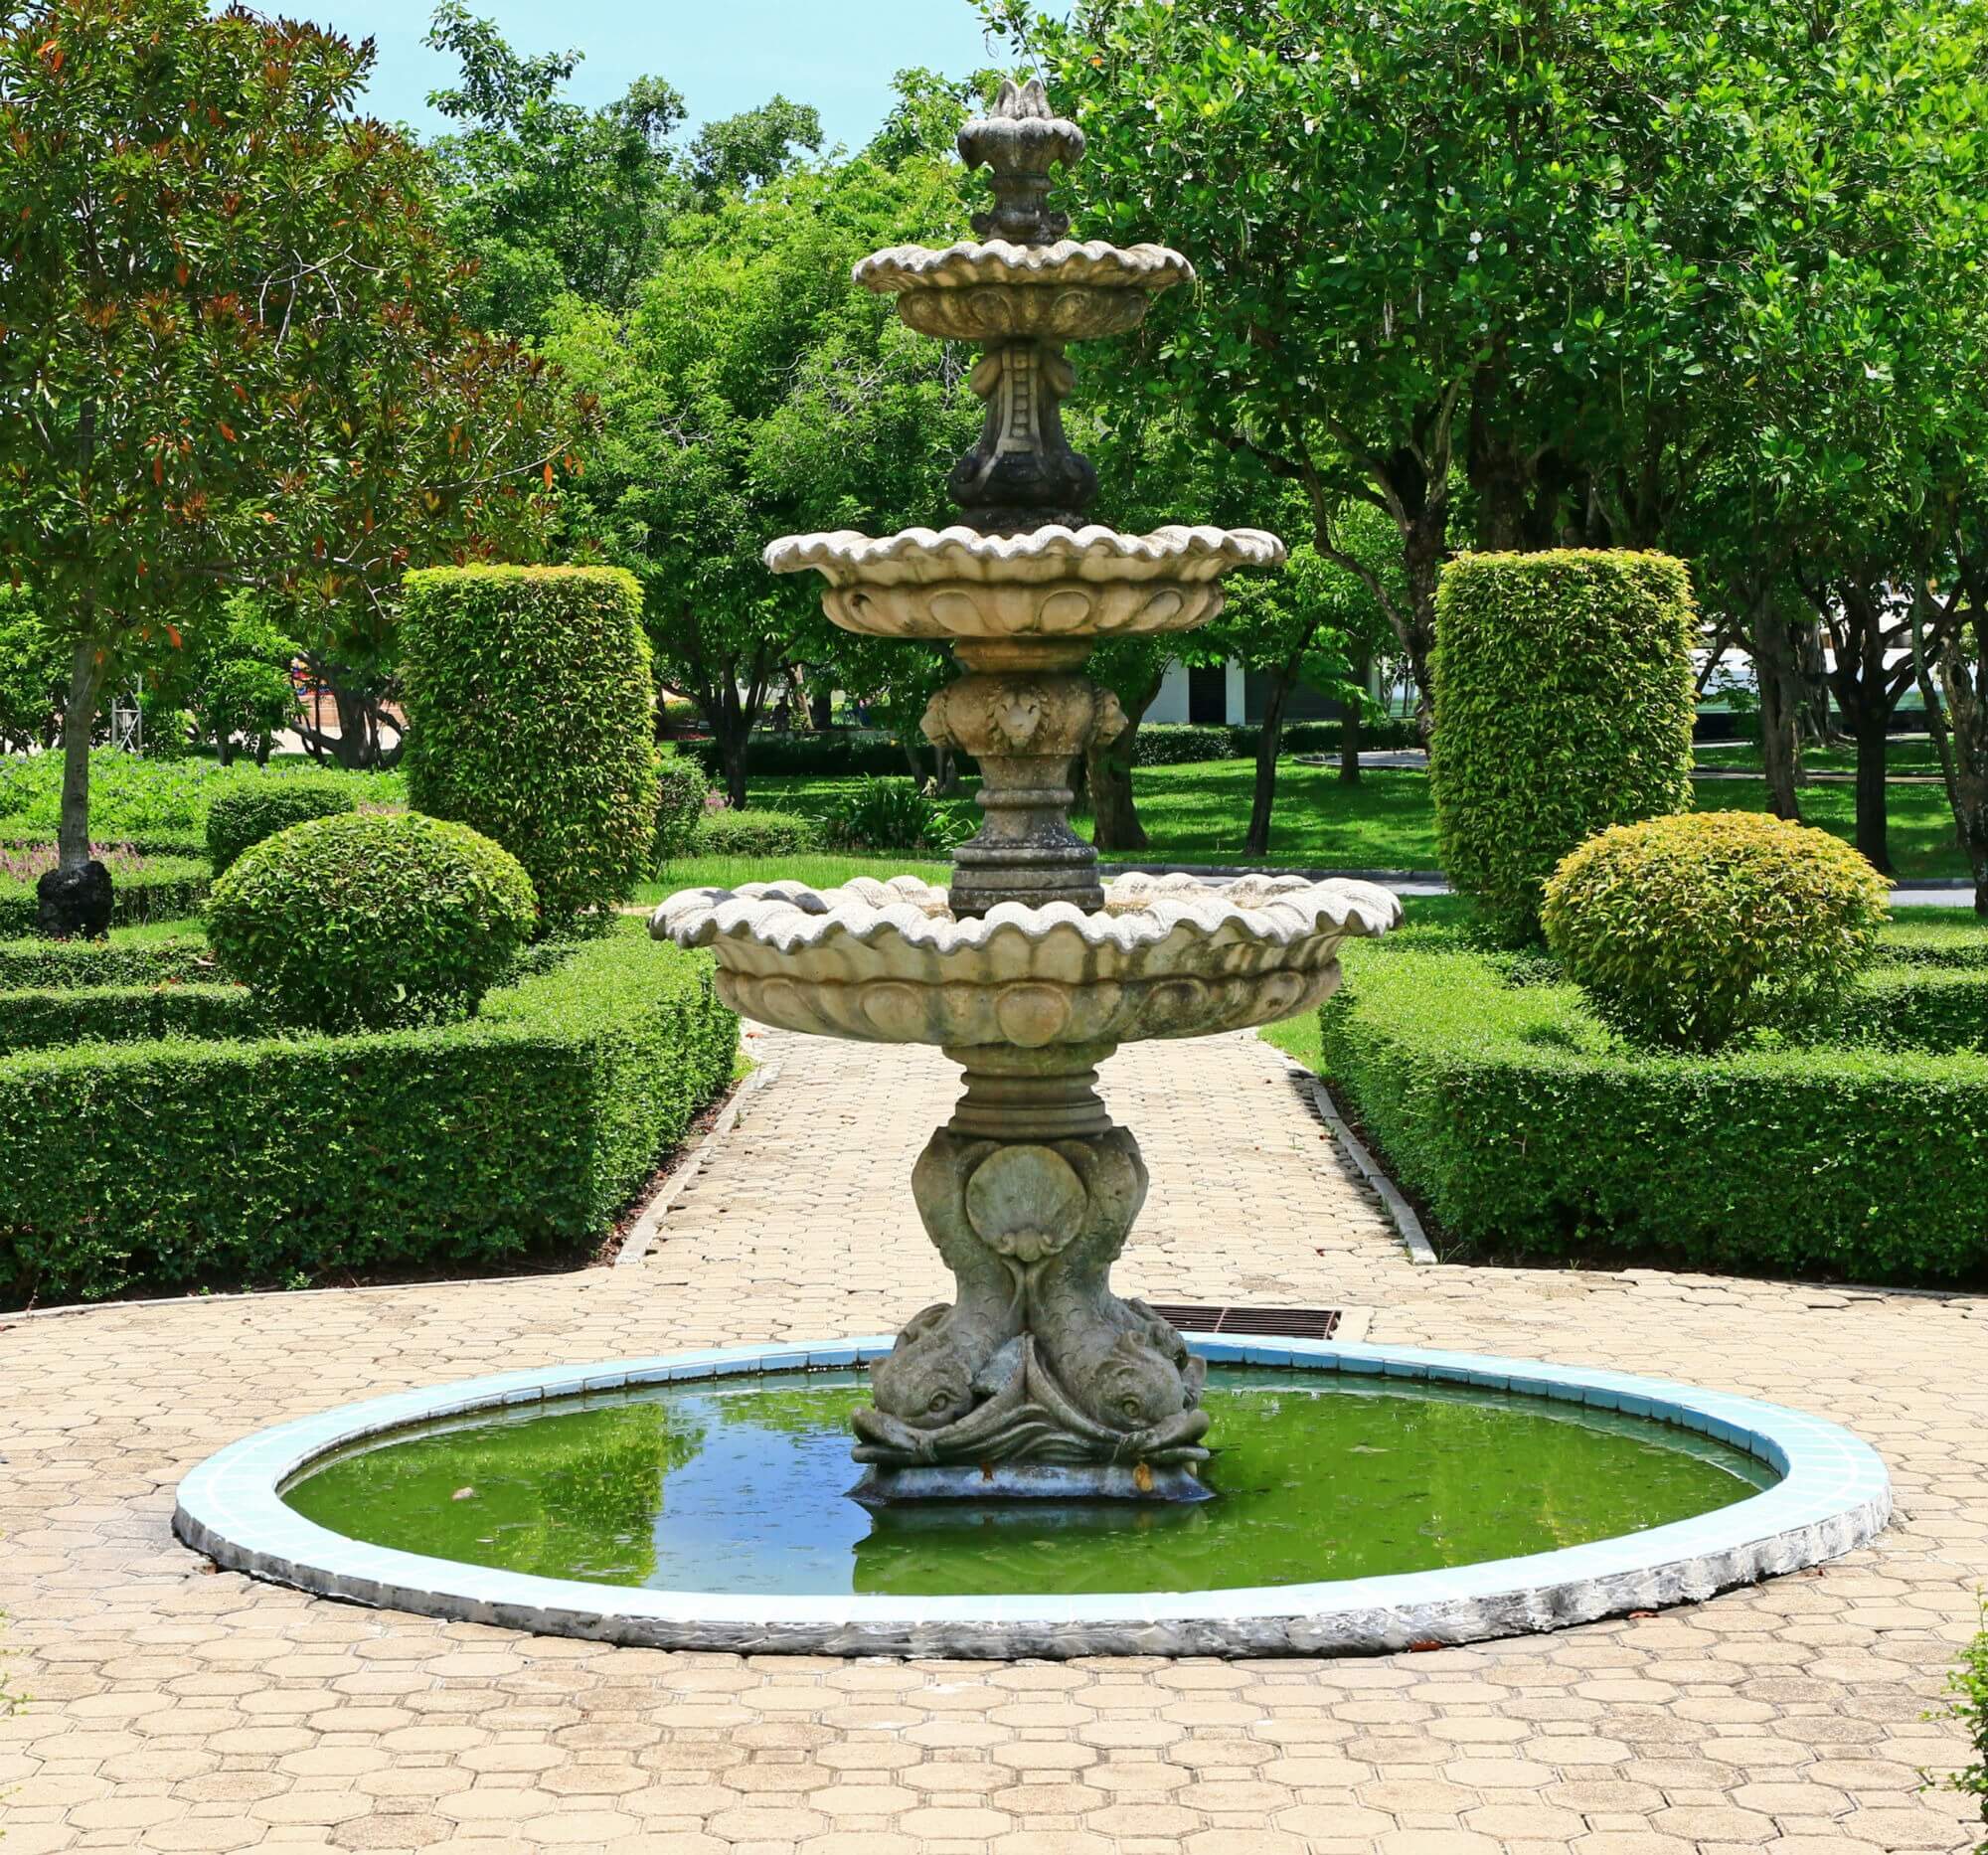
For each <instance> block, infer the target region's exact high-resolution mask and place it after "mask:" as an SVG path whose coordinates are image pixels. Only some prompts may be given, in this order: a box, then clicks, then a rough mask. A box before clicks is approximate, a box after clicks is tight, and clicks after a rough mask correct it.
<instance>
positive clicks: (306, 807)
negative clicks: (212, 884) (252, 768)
mask: <svg viewBox="0 0 1988 1855" xmlns="http://www.w3.org/2000/svg"><path fill="white" fill-rule="evenodd" d="M357 809H358V806H357V805H356V804H355V803H354V802H353V797H352V793H351V791H350V789H349V788H348V787H346V786H342V785H334V784H333V783H332V782H331V781H330V780H329V779H280V780H279V779H272V780H270V781H269V782H268V783H267V784H265V785H254V786H241V787H238V788H237V789H236V790H234V791H232V792H224V793H222V794H221V796H220V797H219V798H217V799H216V800H215V801H214V803H213V804H211V805H210V806H209V807H208V808H207V859H208V861H209V862H210V863H211V864H213V865H214V873H215V875H216V876H226V875H227V874H228V868H229V865H230V864H232V863H233V862H234V861H235V859H236V858H237V857H239V856H241V854H242V853H243V852H244V851H245V850H249V849H252V848H253V847H254V846H255V845H257V844H259V843H260V842H261V841H262V840H263V839H264V838H265V837H274V836H275V835H276V833H277V832H278V831H287V830H288V829H289V828H290V826H291V825H293V824H309V823H310V822H311V821H312V820H313V819H315V818H335V817H339V816H342V815H343V814H344V813H346V812H349V811H356V810H357Z"/></svg>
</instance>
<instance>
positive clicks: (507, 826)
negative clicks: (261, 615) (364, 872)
mask: <svg viewBox="0 0 1988 1855" xmlns="http://www.w3.org/2000/svg"><path fill="white" fill-rule="evenodd" d="M402 641H403V656H404V664H405V668H404V673H403V674H404V680H405V683H406V688H407V706H408V755H407V766H408V797H409V800H410V802H411V803H412V804H413V805H414V809H415V810H416V811H424V812H427V813H428V814H429V815H430V816H433V817H437V818H453V819H458V820H460V821H461V822H462V823H464V824H467V825H469V826H470V827H471V828H472V829H474V830H477V831H481V832H482V833H483V835H484V836H486V837H491V838H495V839H496V840H497V842H498V843H500V844H502V845H503V846H504V848H505V849H506V850H508V851H510V853H511V854H512V855H513V856H514V857H516V858H517V859H518V861H519V862H520V863H522V864H523V865H524V866H525V868H526V870H527V871H528V872H529V873H530V875H531V878H532V882H533V885H534V886H535V887H536V888H537V890H538V892H539V902H540V905H541V907H542V908H543V909H544V911H545V916H546V922H547V925H548V926H550V927H558V926H559V925H561V924H563V923H567V922H571V921H572V920H574V919H575V918H576V917H578V916H579V915H580V914H581V913H583V912H584V911H586V910H589V909H604V908H612V907H613V906H614V904H616V903H617V902H623V901H626V900H627V898H628V897H629V895H631V894H632V893H633V891H634V888H635V885H636V884H637V883H638V882H640V881H642V880H643V879H644V877H645V876H646V875H647V873H648V865H649V860H650V857H651V855H652V853H653V849H654V844H655V832H656V749H655V725H654V717H653V710H654V703H655V685H654V683H653V681H652V680H651V674H650V667H649V642H648V639H647V637H646V636H645V635H644V633H643V630H642V594H641V590H640V589H639V588H638V587H637V585H636V583H635V579H634V576H633V575H631V574H627V573H623V572H622V571H621V570H620V569H619V568H603V567H473V568H430V569H426V570H424V571H422V572H418V573H413V574H410V575H409V576H408V580H407V598H406V602H405V604H404V606H403V617H402Z"/></svg>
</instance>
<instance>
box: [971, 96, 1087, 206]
mask: <svg viewBox="0 0 1988 1855" xmlns="http://www.w3.org/2000/svg"><path fill="white" fill-rule="evenodd" d="M959 155H960V159H961V160H963V161H964V162H965V163H966V165H967V167H968V168H969V169H972V168H982V167H987V168H992V169H993V170H994V210H993V212H991V213H976V214H975V215H974V219H973V230H974V231H975V232H977V233H978V234H979V235H980V236H981V237H982V238H983V239H1005V240H1007V241H1008V243H1009V244H1011V245H1054V244H1055V243H1056V242H1057V241H1058V240H1059V239H1061V238H1062V237H1063V236H1064V235H1065V234H1066V233H1067V232H1069V231H1070V218H1069V215H1067V214H1064V213H1052V212H1051V211H1050V210H1049V192H1050V169H1051V168H1053V167H1057V166H1062V167H1066V168H1071V167H1075V166H1076V165H1077V163H1078V162H1079V161H1081V160H1082V159H1083V131H1082V130H1081V129H1080V128H1078V127H1077V124H1076V123H1075V122H1070V121H1067V120H1065V118H1063V117H1062V116H1059V115H1058V114H1057V113H1056V112H1055V110H1053V109H1052V108H1051V107H1050V99H1049V92H1048V91H1046V90H1045V89H1044V88H1043V81H1042V79H1040V78H1031V79H1030V80H1029V82H1028V83H1027V84H1017V83H1016V82H1015V80H1014V79H1013V78H1004V79H1003V80H1002V81H1001V95H1000V97H999V99H998V100H997V101H996V102H995V104H994V113H993V114H992V115H991V116H978V117H976V118H975V119H974V120H973V121H971V122H969V123H968V124H967V125H966V126H965V127H964V128H963V129H961V130H960V132H959Z"/></svg>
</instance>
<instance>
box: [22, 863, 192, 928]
mask: <svg viewBox="0 0 1988 1855" xmlns="http://www.w3.org/2000/svg"><path fill="white" fill-rule="evenodd" d="M98 848H99V849H100V848H101V847H100V846H99V847H98ZM112 880H113V881H114V883H115V885H116V888H115V893H114V901H113V904H112V913H111V917H110V921H111V926H112V928H126V927H130V926H132V925H133V924H134V923H137V922H167V921H184V920H185V919H186V918H187V917H188V916H190V915H198V914H199V913H200V911H201V907H202V905H203V904H204V903H205V902H206V901H207V894H208V890H209V889H210V888H211V887H212V886H213V885H212V879H211V878H210V876H209V873H208V867H207V859H206V858H205V857H171V856H165V857H158V856H147V857H144V858H142V859H140V861H139V867H138V868H136V869H118V870H113V872H112ZM38 914H39V904H38V902H37V900H36V893H35V885H34V884H33V883H31V882H17V881H15V880H14V879H12V878H11V877H6V876H0V940H10V939H14V938H16V937H19V936H23V935H27V934H31V933H33V932H34V931H35V924H36V921H37V919H38Z"/></svg>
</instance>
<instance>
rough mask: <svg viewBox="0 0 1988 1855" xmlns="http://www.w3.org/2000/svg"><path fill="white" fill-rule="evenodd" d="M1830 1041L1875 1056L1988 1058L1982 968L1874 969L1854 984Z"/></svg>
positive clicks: (1985, 972) (1986, 982) (1986, 987)
mask: <svg viewBox="0 0 1988 1855" xmlns="http://www.w3.org/2000/svg"><path fill="white" fill-rule="evenodd" d="M1830 1035H1831V1036H1832V1037H1834V1038H1836V1039H1838V1040H1840V1041H1844V1042H1852V1043H1859V1044H1868V1045H1870V1046H1872V1047H1873V1048H1874V1049H1879V1050H1979V1051H1983V1052H1988V967H1977V968H1974V969H1972V970H1970V969H1967V968H1964V967H1963V968H1941V967H1933V968H1926V967H1919V968H1916V969H1914V968H1912V967H1899V966H1880V967H1879V968H1878V969H1877V970H1876V971H1875V972H1867V973H1866V974H1864V976H1863V977H1862V978H1861V979H1860V980H1859V981H1858V982H1857V985H1856V986H1855V988H1854V989H1853V990H1852V991H1851V993H1850V995H1849V997H1848V998H1846V999H1845V1000H1844V1002H1843V1009H1842V1011H1841V1012H1840V1013H1839V1014H1838V1017H1837V1019H1836V1022H1835V1024H1834V1025H1833V1026H1832V1027H1831V1031H1830Z"/></svg>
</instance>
